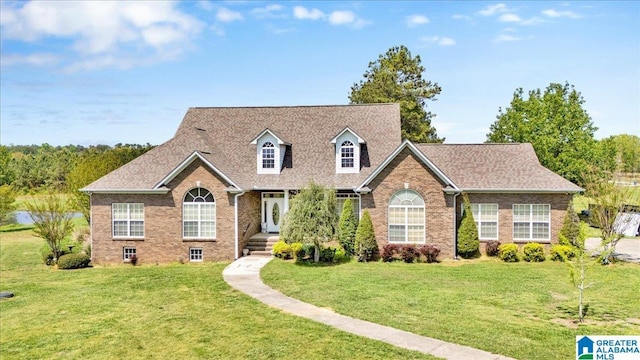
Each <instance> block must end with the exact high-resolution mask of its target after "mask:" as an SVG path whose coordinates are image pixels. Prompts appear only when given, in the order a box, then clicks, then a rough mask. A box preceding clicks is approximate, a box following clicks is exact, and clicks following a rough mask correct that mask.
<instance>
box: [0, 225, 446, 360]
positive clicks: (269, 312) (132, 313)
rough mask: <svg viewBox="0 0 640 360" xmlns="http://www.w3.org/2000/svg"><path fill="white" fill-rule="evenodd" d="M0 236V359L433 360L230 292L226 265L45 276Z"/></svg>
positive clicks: (32, 255)
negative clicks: (6, 296)
mask: <svg viewBox="0 0 640 360" xmlns="http://www.w3.org/2000/svg"><path fill="white" fill-rule="evenodd" d="M41 245H42V240H40V239H37V238H34V237H33V236H31V232H30V231H15V232H5V233H0V290H1V291H11V292H14V293H15V295H16V296H15V297H13V298H10V299H3V300H0V314H2V317H1V319H2V320H1V321H2V326H1V327H0V354H2V356H1V357H2V359H3V360H4V359H46V358H55V359H63V358H76V359H79V358H83V359H84V358H86V359H130V358H133V359H145V358H146V359H152V358H153V359H169V358H175V359H187V358H189V359H191V358H207V359H216V358H218V359H243V358H244V359H274V358H283V359H307V358H310V359H358V358H360V359H388V358H396V359H411V358H413V359H434V357H431V356H427V355H422V354H419V353H416V352H411V351H405V350H402V349H398V348H395V347H393V346H391V345H387V344H384V343H382V342H378V341H373V340H368V339H364V338H360V337H357V336H355V335H350V334H347V333H344V332H341V331H338V330H335V329H332V328H330V327H328V326H324V325H321V324H318V323H315V322H312V321H310V320H306V319H302V318H298V317H295V316H291V315H287V314H285V313H283V312H281V311H278V310H275V309H272V308H269V307H268V306H266V305H264V304H262V303H260V302H258V301H257V300H254V299H252V298H250V297H248V296H246V295H244V294H242V293H239V292H238V291H235V290H233V289H231V288H230V287H229V286H228V285H227V284H226V283H225V282H224V281H223V279H222V274H221V273H222V270H223V269H224V267H225V266H226V265H227V264H224V263H201V264H184V265H182V264H172V265H166V266H154V265H150V266H138V267H133V266H129V265H126V266H125V265H118V266H107V267H96V268H90V269H82V270H66V271H64V270H52V269H50V268H48V267H46V266H45V265H43V264H41V263H40V260H39V258H40V255H39V249H40V247H41Z"/></svg>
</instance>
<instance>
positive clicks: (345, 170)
mask: <svg viewBox="0 0 640 360" xmlns="http://www.w3.org/2000/svg"><path fill="white" fill-rule="evenodd" d="M334 141H335V154H336V174H358V173H359V172H360V150H361V146H362V144H361V139H360V138H359V137H358V136H357V135H355V134H354V133H352V132H351V131H345V132H344V133H342V134H341V135H340V136H338V137H336V138H334V139H333V140H332V141H331V142H332V143H333V142H334ZM346 141H349V142H351V144H352V145H349V147H351V148H352V149H353V167H342V159H343V158H342V148H343V147H345V146H343V144H344V143H345V142H346Z"/></svg>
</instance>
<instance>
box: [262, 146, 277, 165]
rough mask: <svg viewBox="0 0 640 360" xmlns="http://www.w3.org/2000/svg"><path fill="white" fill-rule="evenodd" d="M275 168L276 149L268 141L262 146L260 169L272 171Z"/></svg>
mask: <svg viewBox="0 0 640 360" xmlns="http://www.w3.org/2000/svg"><path fill="white" fill-rule="evenodd" d="M275 167H276V149H275V147H274V146H273V143H272V142H270V141H268V142H266V143H264V145H262V168H263V169H274V168H275Z"/></svg>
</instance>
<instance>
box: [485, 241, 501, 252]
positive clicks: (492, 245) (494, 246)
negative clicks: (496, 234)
mask: <svg viewBox="0 0 640 360" xmlns="http://www.w3.org/2000/svg"><path fill="white" fill-rule="evenodd" d="M485 246H486V252H487V256H498V247H499V246H500V241H498V240H489V241H487V244H486V245H485Z"/></svg>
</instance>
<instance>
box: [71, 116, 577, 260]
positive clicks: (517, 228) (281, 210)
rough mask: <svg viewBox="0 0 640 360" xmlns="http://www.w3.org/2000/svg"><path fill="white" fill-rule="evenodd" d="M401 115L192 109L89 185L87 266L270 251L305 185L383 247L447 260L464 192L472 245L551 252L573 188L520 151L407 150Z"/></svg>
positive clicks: (506, 147) (527, 150)
mask: <svg viewBox="0 0 640 360" xmlns="http://www.w3.org/2000/svg"><path fill="white" fill-rule="evenodd" d="M400 134H401V132H400V108H399V105H398V104H372V105H344V106H295V107H244V108H191V109H189V110H188V111H187V114H186V115H185V117H184V119H183V121H182V123H181V124H180V126H179V127H178V130H177V131H176V134H175V136H174V137H173V138H172V139H171V140H169V141H167V142H166V143H164V144H162V145H159V146H157V147H156V148H154V149H153V150H151V151H149V152H147V153H146V154H144V155H142V156H140V157H139V158H137V159H135V160H133V161H131V162H130V163H128V164H126V165H124V166H122V167H121V168H119V169H117V170H115V171H113V172H111V173H109V174H107V175H106V176H104V177H102V178H100V179H98V180H97V181H95V182H94V183H92V184H90V185H88V186H87V187H85V188H84V189H83V191H85V192H87V193H89V194H90V195H91V219H92V223H91V240H92V252H93V254H92V258H93V261H94V262H95V263H114V262H122V261H123V260H124V261H127V259H128V258H130V257H131V256H132V255H134V254H135V255H136V256H137V257H138V259H139V261H140V262H142V263H144V262H170V261H203V260H204V261H208V260H231V259H236V258H238V257H239V256H242V250H243V249H245V248H248V249H251V251H252V252H261V251H268V250H269V246H270V244H271V243H272V242H273V241H275V240H276V239H277V234H278V232H279V230H280V225H281V223H282V218H283V215H284V214H285V213H286V211H287V209H288V202H289V198H290V197H291V196H293V195H294V194H295V192H296V191H297V190H299V189H300V188H303V187H304V186H305V185H307V184H308V183H309V181H311V180H313V181H315V182H316V183H319V184H322V185H325V186H328V187H332V188H335V189H336V190H337V196H338V204H339V205H341V204H342V203H343V202H344V200H345V199H347V198H351V199H352V200H353V201H354V205H355V206H354V207H355V210H356V213H357V215H358V216H359V215H360V214H361V213H362V211H363V210H365V209H367V210H368V211H369V213H370V214H371V217H372V220H373V224H374V228H375V233H376V237H377V241H378V244H379V246H380V247H382V246H384V244H386V243H388V242H395V243H417V244H421V243H432V244H437V245H438V246H439V247H440V249H441V250H442V256H446V257H454V256H455V249H456V228H457V226H458V225H459V222H460V213H461V207H462V206H461V202H462V199H461V197H460V196H459V195H460V194H461V193H462V192H465V193H467V194H468V195H469V198H470V200H471V202H472V207H473V212H474V216H475V219H476V222H477V223H478V229H479V235H480V238H481V240H482V241H486V240H500V241H501V242H502V243H505V242H518V243H524V242H531V241H538V242H541V243H544V244H549V243H551V242H554V241H556V239H557V236H558V232H559V229H560V227H561V225H562V220H563V217H564V214H565V211H566V207H567V203H568V201H569V200H570V198H571V197H572V195H573V194H574V193H576V192H579V191H581V190H582V189H581V188H579V187H578V186H576V185H574V184H573V183H571V182H569V181H567V180H565V179H563V178H562V177H560V176H559V175H557V174H555V173H553V172H551V171H550V170H548V169H546V168H544V167H543V166H542V165H540V163H539V161H538V159H537V157H536V155H535V152H534V150H533V147H532V146H531V145H530V144H477V145H457V144H456V145H446V144H413V143H411V142H409V141H402V140H401V136H400Z"/></svg>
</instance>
